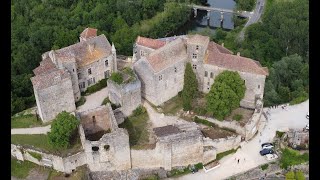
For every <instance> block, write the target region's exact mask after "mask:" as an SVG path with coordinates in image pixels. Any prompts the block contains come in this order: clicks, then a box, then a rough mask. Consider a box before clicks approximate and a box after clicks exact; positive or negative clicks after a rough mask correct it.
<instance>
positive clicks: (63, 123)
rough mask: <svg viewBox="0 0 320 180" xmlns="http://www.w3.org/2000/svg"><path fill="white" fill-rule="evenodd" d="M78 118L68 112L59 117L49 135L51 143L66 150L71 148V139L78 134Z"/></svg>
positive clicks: (53, 123) (52, 125)
mask: <svg viewBox="0 0 320 180" xmlns="http://www.w3.org/2000/svg"><path fill="white" fill-rule="evenodd" d="M79 123H80V122H79V121H78V120H77V118H76V117H75V116H73V115H71V114H69V113H67V112H66V111H63V112H61V113H59V114H58V115H57V117H56V118H55V119H54V120H53V122H52V124H51V131H50V132H49V133H48V137H49V143H50V144H51V145H53V146H54V147H57V148H63V149H66V148H68V147H69V146H70V139H71V138H72V137H73V136H75V134H76V133H77V131H76V130H77V128H78V125H79Z"/></svg>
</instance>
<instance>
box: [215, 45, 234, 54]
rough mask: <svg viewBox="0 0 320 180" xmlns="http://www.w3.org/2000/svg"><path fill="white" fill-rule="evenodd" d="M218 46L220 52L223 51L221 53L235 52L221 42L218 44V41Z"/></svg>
mask: <svg viewBox="0 0 320 180" xmlns="http://www.w3.org/2000/svg"><path fill="white" fill-rule="evenodd" d="M216 46H217V48H218V50H219V52H221V53H225V54H233V52H232V51H230V50H229V49H227V48H225V47H223V46H221V45H220V44H217V43H216Z"/></svg>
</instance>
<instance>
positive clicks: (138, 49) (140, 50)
mask: <svg viewBox="0 0 320 180" xmlns="http://www.w3.org/2000/svg"><path fill="white" fill-rule="evenodd" d="M135 45H136V46H135V47H134V48H133V54H135V55H136V59H140V58H141V57H143V56H148V55H149V54H150V53H151V52H153V51H155V50H154V49H151V48H148V47H144V46H141V45H139V44H137V43H136V44H135ZM141 55H142V56H141Z"/></svg>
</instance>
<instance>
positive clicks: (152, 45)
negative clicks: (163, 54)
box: [136, 36, 166, 49]
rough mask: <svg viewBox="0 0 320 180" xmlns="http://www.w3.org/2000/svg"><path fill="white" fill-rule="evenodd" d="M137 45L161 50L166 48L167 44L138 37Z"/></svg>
mask: <svg viewBox="0 0 320 180" xmlns="http://www.w3.org/2000/svg"><path fill="white" fill-rule="evenodd" d="M136 43H137V44H139V45H141V46H145V47H148V48H151V49H159V48H161V47H162V46H164V45H165V44H166V42H165V41H161V40H158V39H151V38H146V37H141V36H138V37H137V39H136Z"/></svg>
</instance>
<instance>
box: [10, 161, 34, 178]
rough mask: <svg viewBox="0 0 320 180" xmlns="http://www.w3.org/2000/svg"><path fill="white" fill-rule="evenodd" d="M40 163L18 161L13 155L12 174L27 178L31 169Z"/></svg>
mask: <svg viewBox="0 0 320 180" xmlns="http://www.w3.org/2000/svg"><path fill="white" fill-rule="evenodd" d="M37 166H38V165H36V164H34V163H32V162H29V161H18V160H16V159H14V158H12V157H11V176H14V177H17V178H26V177H27V176H28V174H29V172H30V170H31V169H32V168H34V167H37Z"/></svg>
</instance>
